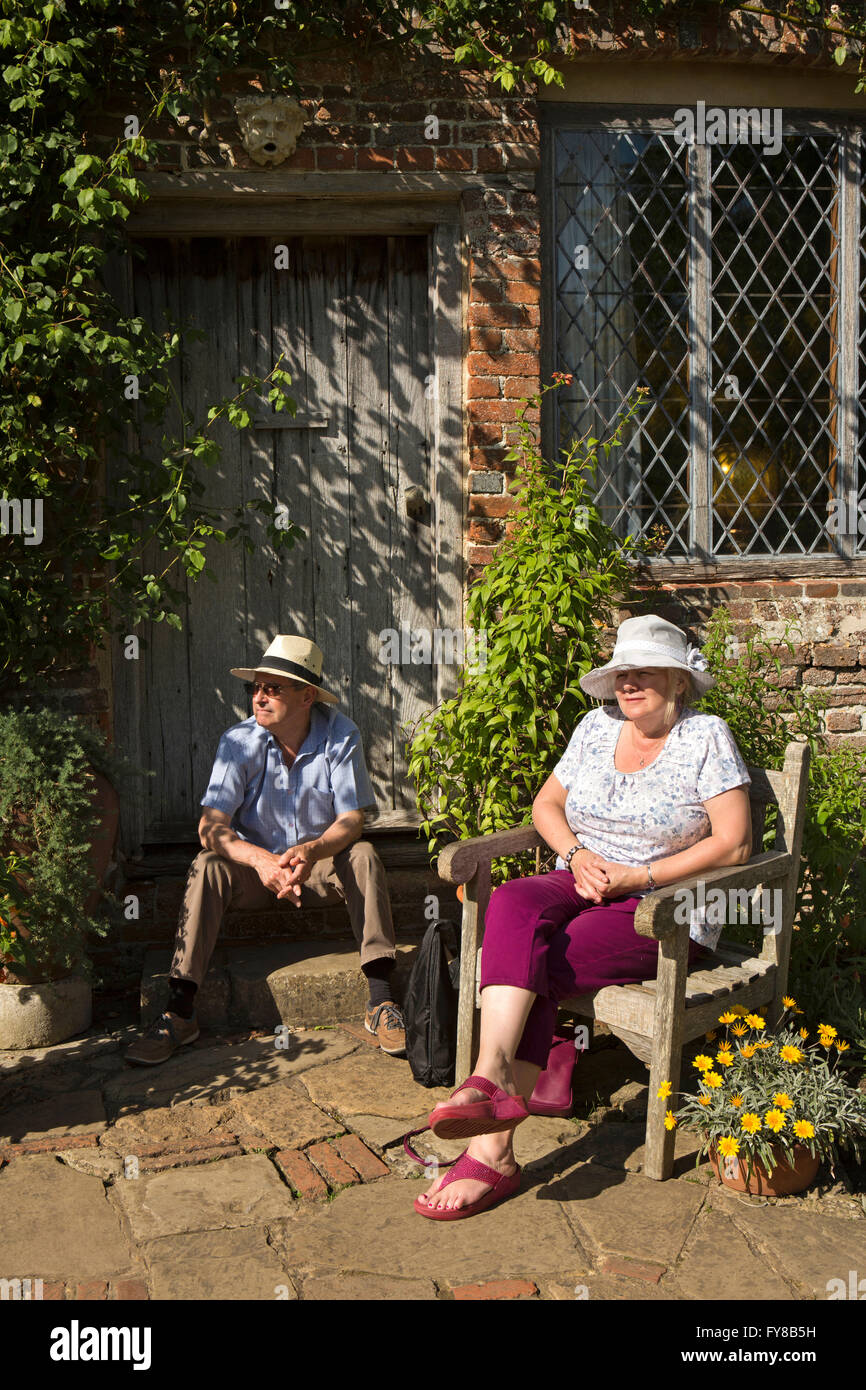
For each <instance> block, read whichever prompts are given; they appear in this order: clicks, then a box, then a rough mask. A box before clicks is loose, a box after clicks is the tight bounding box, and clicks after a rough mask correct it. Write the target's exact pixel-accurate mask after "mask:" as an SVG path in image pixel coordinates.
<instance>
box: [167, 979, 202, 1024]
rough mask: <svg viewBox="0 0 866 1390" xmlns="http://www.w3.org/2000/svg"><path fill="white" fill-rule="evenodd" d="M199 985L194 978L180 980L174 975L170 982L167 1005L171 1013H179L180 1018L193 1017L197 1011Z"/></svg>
mask: <svg viewBox="0 0 866 1390" xmlns="http://www.w3.org/2000/svg"><path fill="white" fill-rule="evenodd" d="M197 989H198V985H197V984H195V982H194V981H193V980H179V979H177V978H176V977H175V976H174V975H172V976H171V977H170V979H169V982H168V1004H167V1005H166V1007H167V1009H168V1011H169V1013H172V1014H177V1016H178V1018H186V1019H190V1018H192V1016H193V1014H194V1013H195V996H196V991H197Z"/></svg>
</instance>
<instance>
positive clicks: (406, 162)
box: [394, 145, 434, 169]
mask: <svg viewBox="0 0 866 1390" xmlns="http://www.w3.org/2000/svg"><path fill="white" fill-rule="evenodd" d="M394 156H395V159H396V161H397V168H398V169H432V168H433V167H434V154H433V149H432V148H431V146H430V145H409V146H404V147H403V148H402V149H397V150H395V151H394Z"/></svg>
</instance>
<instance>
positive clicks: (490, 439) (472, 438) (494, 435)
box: [467, 424, 503, 445]
mask: <svg viewBox="0 0 866 1390" xmlns="http://www.w3.org/2000/svg"><path fill="white" fill-rule="evenodd" d="M467 434H468V439H469V443H470V445H473V444H482V445H483V444H502V442H503V440H502V426H501V425H496V424H490V425H481V424H473V425H470V426H469V429H468V431H467Z"/></svg>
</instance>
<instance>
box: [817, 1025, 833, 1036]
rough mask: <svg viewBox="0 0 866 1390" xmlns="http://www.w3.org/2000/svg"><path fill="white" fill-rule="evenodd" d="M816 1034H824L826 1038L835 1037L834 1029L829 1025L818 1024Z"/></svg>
mask: <svg viewBox="0 0 866 1390" xmlns="http://www.w3.org/2000/svg"><path fill="white" fill-rule="evenodd" d="M818 1032H819V1033H826V1034H827V1036H828V1038H835V1037H836V1029H835V1028H833V1027H831V1025H830V1024H829V1023H819V1024H818Z"/></svg>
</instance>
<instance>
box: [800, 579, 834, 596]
mask: <svg viewBox="0 0 866 1390" xmlns="http://www.w3.org/2000/svg"><path fill="white" fill-rule="evenodd" d="M803 593H804V594H805V595H806V598H836V596H837V594H838V593H839V585H838V584H830V583H823V582H822V583H820V584H804V585H803Z"/></svg>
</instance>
